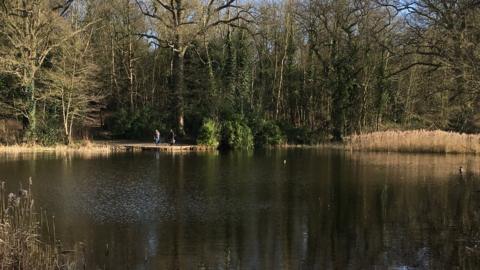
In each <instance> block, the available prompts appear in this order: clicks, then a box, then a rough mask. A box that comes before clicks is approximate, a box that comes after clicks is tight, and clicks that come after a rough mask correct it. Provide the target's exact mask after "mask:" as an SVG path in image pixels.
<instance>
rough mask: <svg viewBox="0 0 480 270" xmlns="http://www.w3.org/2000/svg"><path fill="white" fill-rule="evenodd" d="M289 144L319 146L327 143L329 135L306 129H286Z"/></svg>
mask: <svg viewBox="0 0 480 270" xmlns="http://www.w3.org/2000/svg"><path fill="white" fill-rule="evenodd" d="M284 130H285V134H286V135H287V142H288V143H289V144H317V143H321V142H325V141H327V140H328V139H329V138H328V133H326V132H324V131H321V130H310V129H308V128H306V127H284Z"/></svg>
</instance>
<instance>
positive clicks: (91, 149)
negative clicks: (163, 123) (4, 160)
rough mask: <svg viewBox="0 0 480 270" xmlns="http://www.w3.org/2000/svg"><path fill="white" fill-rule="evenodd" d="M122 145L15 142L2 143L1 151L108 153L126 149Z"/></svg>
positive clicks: (82, 142) (90, 142)
mask: <svg viewBox="0 0 480 270" xmlns="http://www.w3.org/2000/svg"><path fill="white" fill-rule="evenodd" d="M124 150H125V149H123V148H122V147H119V146H117V145H115V144H111V143H107V142H92V141H80V142H76V143H72V144H70V145H65V144H56V145H51V146H43V145H31V144H15V145H0V153H36V152H55V153H68V152H72V153H86V154H90V153H91V154H103V153H105V154H108V153H112V152H117V151H124Z"/></svg>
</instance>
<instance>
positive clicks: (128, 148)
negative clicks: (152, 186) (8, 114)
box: [0, 130, 480, 155]
mask: <svg viewBox="0 0 480 270" xmlns="http://www.w3.org/2000/svg"><path fill="white" fill-rule="evenodd" d="M265 149H337V150H343V151H351V152H374V153H375V152H377V153H410V154H468V155H480V134H463V133H455V132H447V131H440V130H433V131H429V130H410V131H394V130H391V131H380V132H372V133H365V134H360V135H351V136H348V137H345V140H344V141H343V142H337V143H335V142H324V143H318V144H312V145H308V144H282V145H276V146H267V147H265ZM139 151H160V152H184V153H187V152H209V151H217V149H216V148H215V147H211V146H205V145H196V144H192V145H188V144H176V145H173V146H172V145H169V144H160V145H155V144H154V143H151V142H141V141H127V140H111V141H110V140H98V141H86V140H85V141H78V142H75V143H73V144H71V145H63V144H57V145H53V146H41V145H27V144H19V145H0V153H42V152H53V153H87V154H110V153H118V152H139Z"/></svg>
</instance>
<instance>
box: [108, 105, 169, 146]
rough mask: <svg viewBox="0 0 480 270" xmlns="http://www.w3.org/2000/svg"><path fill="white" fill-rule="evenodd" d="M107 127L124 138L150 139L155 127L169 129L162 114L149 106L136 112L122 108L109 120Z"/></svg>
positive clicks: (117, 136) (113, 133)
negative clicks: (163, 120)
mask: <svg viewBox="0 0 480 270" xmlns="http://www.w3.org/2000/svg"><path fill="white" fill-rule="evenodd" d="M107 127H108V128H109V129H110V130H111V131H112V135H113V136H114V137H116V138H122V139H150V138H153V132H154V131H155V129H158V130H167V129H166V127H165V124H164V123H163V122H162V118H161V116H160V115H159V114H158V113H157V112H155V111H154V110H152V109H151V108H149V107H145V108H143V109H141V110H139V111H136V112H134V113H131V112H129V111H127V110H125V109H121V110H119V111H117V112H115V114H113V116H112V117H111V118H109V119H108V120H107Z"/></svg>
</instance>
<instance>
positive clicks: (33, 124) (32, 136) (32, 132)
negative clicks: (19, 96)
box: [25, 81, 37, 142]
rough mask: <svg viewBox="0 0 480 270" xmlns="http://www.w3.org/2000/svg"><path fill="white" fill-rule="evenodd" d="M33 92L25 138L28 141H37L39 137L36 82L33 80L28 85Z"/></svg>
mask: <svg viewBox="0 0 480 270" xmlns="http://www.w3.org/2000/svg"><path fill="white" fill-rule="evenodd" d="M26 88H27V89H28V90H27V91H29V92H30V94H31V98H30V104H29V108H28V117H27V118H28V123H27V132H26V133H25V140H26V141H27V142H35V141H36V139H37V101H36V100H35V82H34V81H32V82H31V83H30V85H28V86H27V87H26Z"/></svg>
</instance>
